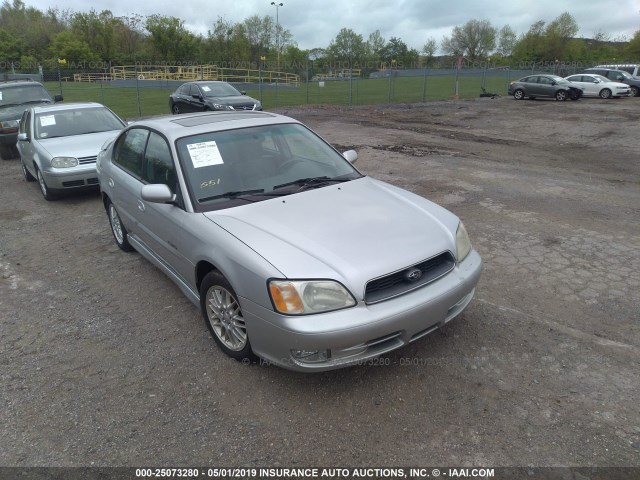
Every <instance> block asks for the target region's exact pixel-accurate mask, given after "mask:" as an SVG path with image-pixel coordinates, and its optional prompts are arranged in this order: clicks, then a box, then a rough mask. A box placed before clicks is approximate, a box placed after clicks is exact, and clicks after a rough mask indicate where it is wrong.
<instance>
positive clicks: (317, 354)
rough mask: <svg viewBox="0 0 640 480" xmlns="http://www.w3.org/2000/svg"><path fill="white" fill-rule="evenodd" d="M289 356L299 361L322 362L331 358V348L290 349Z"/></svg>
mask: <svg viewBox="0 0 640 480" xmlns="http://www.w3.org/2000/svg"><path fill="white" fill-rule="evenodd" d="M291 356H292V357H293V359H294V360H296V361H297V362H300V363H322V362H326V361H327V360H329V358H331V350H291Z"/></svg>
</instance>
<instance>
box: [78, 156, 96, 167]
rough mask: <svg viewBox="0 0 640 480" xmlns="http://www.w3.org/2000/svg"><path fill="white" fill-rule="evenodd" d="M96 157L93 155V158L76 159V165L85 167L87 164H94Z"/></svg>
mask: <svg viewBox="0 0 640 480" xmlns="http://www.w3.org/2000/svg"><path fill="white" fill-rule="evenodd" d="M97 158H98V157H97V156H96V155H94V156H93V157H78V163H79V164H80V165H87V164H89V163H96V159H97Z"/></svg>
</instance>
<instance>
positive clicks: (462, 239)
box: [456, 222, 471, 263]
mask: <svg viewBox="0 0 640 480" xmlns="http://www.w3.org/2000/svg"><path fill="white" fill-rule="evenodd" d="M456 250H457V251H458V263H460V262H461V261H462V260H464V259H465V258H466V256H467V255H469V252H470V251H471V240H469V234H467V229H466V228H464V225H463V223H462V222H460V225H458V231H457V232H456Z"/></svg>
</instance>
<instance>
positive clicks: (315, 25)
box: [25, 0, 640, 51]
mask: <svg viewBox="0 0 640 480" xmlns="http://www.w3.org/2000/svg"><path fill="white" fill-rule="evenodd" d="M281 2H282V3H283V4H284V6H282V7H279V9H278V12H279V13H278V18H279V21H280V23H281V24H282V25H283V27H284V28H286V29H288V30H289V31H290V32H291V33H292V34H293V38H294V40H295V41H296V42H297V43H298V47H299V48H301V49H310V48H315V47H321V48H324V47H327V46H328V45H329V42H330V41H331V40H332V39H333V38H334V37H335V36H336V34H337V33H338V32H339V31H340V29H341V28H343V27H346V28H350V29H352V30H353V31H355V32H356V33H359V34H361V35H362V36H363V37H364V39H365V40H366V39H367V37H368V36H369V34H370V33H371V32H373V31H375V30H380V33H381V34H382V36H383V37H384V38H385V40H388V39H389V38H391V37H399V38H401V39H402V40H403V41H404V42H405V43H406V44H407V45H408V46H409V47H410V48H415V49H417V50H418V51H420V50H422V46H423V45H424V43H425V41H426V40H427V39H428V38H430V37H433V38H435V39H436V40H437V41H438V43H440V40H442V37H443V36H445V35H447V36H448V35H450V34H451V30H452V29H453V27H455V26H456V25H462V24H464V23H465V22H467V21H468V20H471V19H477V20H485V19H486V20H489V22H491V24H492V25H493V26H494V27H496V28H498V29H499V28H501V27H502V26H504V25H505V24H509V25H510V26H511V28H513V29H514V30H515V31H516V33H518V34H521V33H524V32H526V31H527V30H528V29H529V27H530V26H531V25H532V24H533V23H535V22H537V21H538V20H543V21H545V22H547V23H548V22H550V21H552V20H553V19H554V18H556V17H557V16H559V15H560V14H562V13H563V12H565V11H567V12H569V13H570V14H571V15H573V17H574V18H575V20H576V22H577V24H578V26H579V27H580V32H579V33H578V35H579V36H583V37H591V36H592V35H593V33H594V32H596V31H603V32H606V33H609V34H611V36H612V37H617V36H619V35H625V36H626V37H627V38H631V36H632V35H633V34H634V32H635V31H636V30H639V29H640V0H615V1H612V2H608V1H604V0H567V1H560V0H534V1H527V2H525V1H522V0H520V1H509V0H484V1H480V0H458V1H446V0H444V1H443V0H400V1H396V2H392V1H385V0H366V1H363V0H352V1H344V0H324V1H308V0H281V1H279V2H278V3H281ZM25 4H26V5H27V6H31V7H35V8H37V9H39V10H42V11H46V10H47V9H48V8H49V7H57V8H59V9H61V10H64V9H71V10H72V11H74V12H88V11H89V10H90V9H91V8H93V9H95V10H96V11H98V12H100V11H102V10H111V12H112V13H113V14H114V15H115V16H122V15H128V14H132V13H138V14H141V15H143V16H147V15H152V14H159V15H163V16H171V17H178V18H180V19H181V20H184V22H185V26H186V27H187V28H188V29H189V30H190V31H192V32H194V33H200V34H203V35H206V33H207V31H208V30H210V29H212V26H213V23H214V22H215V21H216V19H217V18H218V17H219V16H221V17H223V18H225V19H226V20H229V21H232V22H234V23H237V22H241V21H243V20H244V19H246V18H248V17H250V16H251V15H260V16H264V15H272V16H273V17H274V18H275V16H276V7H274V6H272V5H271V0H240V1H233V0H224V1H223V0H183V1H176V0H154V1H144V0H143V1H137V2H131V1H128V0H109V1H106V0H93V1H92V2H91V3H89V2H86V1H83V0H49V1H47V0H25ZM134 4H135V7H134Z"/></svg>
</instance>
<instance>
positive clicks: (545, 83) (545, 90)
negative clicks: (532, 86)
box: [538, 75, 556, 97]
mask: <svg viewBox="0 0 640 480" xmlns="http://www.w3.org/2000/svg"><path fill="white" fill-rule="evenodd" d="M554 83H555V82H554V81H553V79H551V78H549V77H545V76H543V75H541V76H539V77H538V95H540V96H541V97H553V96H554V94H555V91H556V86H555V85H554Z"/></svg>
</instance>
